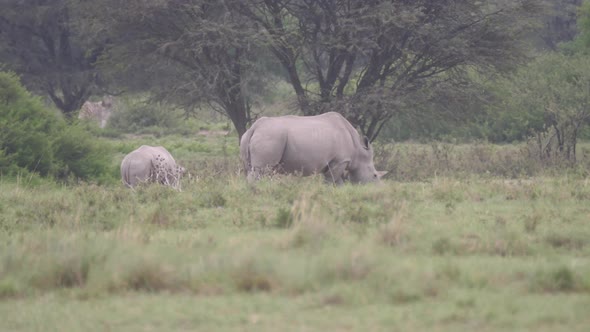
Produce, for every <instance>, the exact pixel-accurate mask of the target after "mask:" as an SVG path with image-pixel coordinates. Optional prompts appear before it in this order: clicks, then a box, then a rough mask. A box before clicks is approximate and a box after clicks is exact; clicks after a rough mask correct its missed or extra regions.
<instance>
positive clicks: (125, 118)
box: [109, 100, 182, 133]
mask: <svg viewBox="0 0 590 332" xmlns="http://www.w3.org/2000/svg"><path fill="white" fill-rule="evenodd" d="M181 115H182V114H180V112H178V111H175V110H172V109H169V108H167V107H164V106H163V105H162V104H150V103H149V101H144V100H140V101H136V102H130V103H129V105H128V106H127V107H124V106H123V105H121V107H118V108H117V110H116V111H115V112H114V113H113V115H112V116H111V118H110V122H109V123H110V124H109V126H111V127H112V128H114V129H116V130H119V131H122V132H130V133H145V131H146V130H148V131H152V132H153V131H154V130H156V128H160V131H161V129H162V128H177V127H179V126H180V124H181V122H182V116H181Z"/></svg>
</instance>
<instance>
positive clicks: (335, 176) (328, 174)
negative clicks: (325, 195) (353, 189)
mask: <svg viewBox="0 0 590 332" xmlns="http://www.w3.org/2000/svg"><path fill="white" fill-rule="evenodd" d="M349 163H350V161H349V160H344V161H340V162H335V161H331V162H330V163H329V164H328V166H326V167H325V168H324V170H323V172H322V173H323V174H324V179H325V180H326V182H330V183H334V184H336V185H342V184H344V175H345V173H346V171H347V168H348V164H349Z"/></svg>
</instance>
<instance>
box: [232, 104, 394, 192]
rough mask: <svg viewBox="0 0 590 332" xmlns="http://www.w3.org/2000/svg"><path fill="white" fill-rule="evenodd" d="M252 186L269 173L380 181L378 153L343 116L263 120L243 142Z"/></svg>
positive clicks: (242, 152)
mask: <svg viewBox="0 0 590 332" xmlns="http://www.w3.org/2000/svg"><path fill="white" fill-rule="evenodd" d="M240 158H241V160H242V163H243V164H244V169H245V170H246V174H247V178H248V181H249V182H252V181H253V180H256V179H258V178H260V176H261V175H262V174H263V173H264V172H266V171H269V170H271V171H278V172H281V173H295V174H301V175H303V176H308V175H311V174H316V173H322V174H323V175H324V177H325V179H326V181H328V182H333V183H335V184H342V183H343V182H344V181H345V180H350V181H351V182H353V183H367V182H378V181H379V180H380V178H381V176H382V175H383V174H385V173H386V172H378V171H377V170H375V166H374V165H373V149H372V147H371V144H369V140H368V139H367V138H366V137H362V138H361V136H360V135H359V134H358V132H357V131H356V130H355V129H354V127H353V126H352V125H351V124H350V122H348V120H346V119H345V118H344V117H343V116H342V115H340V114H338V113H335V112H329V113H324V114H321V115H316V116H294V115H287V116H279V117H262V118H260V119H258V120H257V121H256V122H255V123H254V124H253V125H252V127H250V129H248V130H247V131H246V133H244V135H243V136H242V139H241V140H240Z"/></svg>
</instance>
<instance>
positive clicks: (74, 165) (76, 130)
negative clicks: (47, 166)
mask: <svg viewBox="0 0 590 332" xmlns="http://www.w3.org/2000/svg"><path fill="white" fill-rule="evenodd" d="M53 146H54V151H55V158H56V159H57V160H59V168H58V170H57V173H56V175H57V177H58V178H60V179H68V178H73V179H78V178H79V179H84V180H89V179H94V180H99V181H109V180H111V179H113V178H115V177H116V176H118V173H117V169H115V168H114V167H112V161H111V160H112V157H111V149H110V148H109V146H108V145H106V144H105V143H103V142H101V141H98V140H96V138H94V137H92V136H90V135H89V134H88V132H86V131H85V130H84V128H83V127H81V126H77V125H73V126H69V127H67V128H65V129H64V130H62V131H61V132H59V133H57V134H56V137H55V140H54V143H53Z"/></svg>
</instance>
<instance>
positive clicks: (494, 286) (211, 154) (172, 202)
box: [0, 136, 590, 331]
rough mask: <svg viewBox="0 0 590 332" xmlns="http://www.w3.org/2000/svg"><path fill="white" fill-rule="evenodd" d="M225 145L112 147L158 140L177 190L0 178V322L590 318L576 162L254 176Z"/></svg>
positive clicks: (56, 326) (234, 325)
mask: <svg viewBox="0 0 590 332" xmlns="http://www.w3.org/2000/svg"><path fill="white" fill-rule="evenodd" d="M148 138H149V140H148ZM152 139H153V141H152ZM224 139H232V138H231V137H230V138H220V137H219V136H217V137H205V136H203V137H195V138H191V139H188V138H187V139H181V138H179V137H170V136H164V137H160V138H153V137H147V138H146V137H131V138H129V139H128V140H111V143H112V144H113V146H114V147H116V149H115V150H116V151H118V153H119V154H118V155H117V156H114V160H115V162H116V160H118V158H121V157H122V155H123V154H124V153H125V151H126V150H128V149H131V148H135V147H136V145H137V146H138V145H141V144H153V145H158V144H161V145H164V146H166V147H168V148H169V150H170V151H171V152H172V153H173V155H175V157H176V159H177V160H179V161H180V162H181V163H183V164H185V165H188V169H189V172H190V173H191V176H190V177H187V178H185V179H184V180H183V191H182V192H176V191H173V190H171V189H169V188H166V187H160V186H147V187H142V188H139V189H137V190H135V191H132V190H129V189H126V188H124V187H123V186H122V185H120V184H109V185H103V186H98V185H94V184H89V183H80V184H76V185H58V184H55V183H51V182H47V181H35V182H34V183H33V182H30V181H28V180H27V179H7V178H2V179H0V317H3V318H2V319H0V330H1V331H4V330H6V331H36V330H39V331H92V330H100V331H103V330H115V331H123V330H124V331H146V330H160V331H171V330H202V331H211V330H221V331H243V330H256V331H276V330H281V331H283V330H284V331H341V330H350V331H359V330H371V331H391V330H404V331H415V330H434V331H472V330H474V329H477V330H482V331H505V330H511V331H513V330H517V331H585V330H587V327H588V326H590V316H589V315H588V314H587V312H588V310H587V308H589V307H590V258H589V257H590V223H588V220H590V204H589V203H590V182H589V181H588V179H587V178H585V177H584V176H583V175H580V173H579V172H577V171H576V172H574V173H573V174H572V173H566V174H563V175H553V173H551V172H549V173H547V174H545V175H539V176H536V177H527V178H517V179H506V178H502V177H498V176H494V175H490V174H484V175H470V174H466V173H463V172H459V173H460V174H459V173H458V174H459V175H458V176H452V174H451V175H445V176H444V177H441V176H439V175H435V173H432V174H430V176H424V177H422V178H421V179H420V180H408V179H407V178H405V177H399V178H398V177H393V178H390V179H388V180H386V181H384V183H383V184H382V185H376V186H352V185H345V186H341V187H333V186H329V185H325V184H324V183H323V181H322V179H320V178H317V177H316V178H314V177H312V178H304V179H301V178H295V177H274V178H271V179H264V180H263V181H261V182H260V183H258V184H256V185H255V186H252V185H248V184H247V183H246V181H245V179H244V178H243V176H242V175H240V174H239V173H240V170H239V165H238V160H237V157H236V154H237V149H236V143H237V140H235V142H234V140H233V139H232V140H231V141H228V142H227V143H224V142H223V140H224ZM234 139H235V138H234ZM148 141H149V142H148ZM152 142H153V143H152ZM201 144H202V145H203V146H204V147H206V148H204V149H201V148H199V146H200V145H201ZM224 146H225V147H224ZM508 148H509V149H512V147H508ZM399 149H400V150H399V151H402V149H405V150H403V151H409V150H410V149H409V148H408V146H401V147H399ZM498 149H499V148H498ZM468 151H471V150H468ZM398 156H399V154H398ZM402 156H403V155H402ZM405 156H406V157H407V158H406V159H404V160H402V162H400V163H399V164H398V165H403V164H404V163H407V164H408V165H409V160H411V158H410V157H408V155H405ZM453 156H455V155H453ZM453 158H455V159H451V160H455V161H457V160H460V159H461V158H456V157H453ZM429 165H433V164H429ZM455 165H456V164H455ZM414 167H415V168H419V166H414ZM429 167H430V166H429ZM461 167H463V166H461ZM459 168H460V167H459V166H457V169H459ZM398 170H399V168H398ZM408 170H409V166H408ZM416 174H417V173H416Z"/></svg>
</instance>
